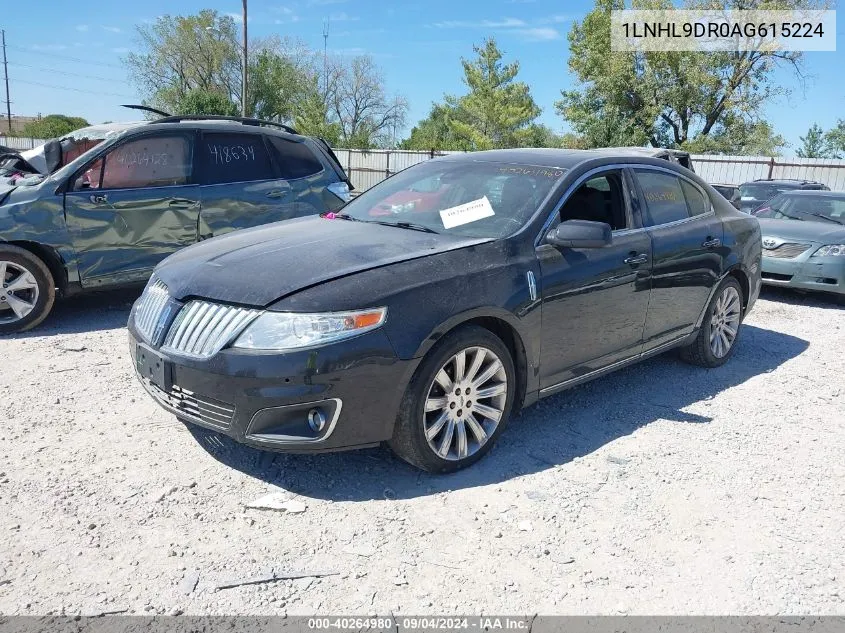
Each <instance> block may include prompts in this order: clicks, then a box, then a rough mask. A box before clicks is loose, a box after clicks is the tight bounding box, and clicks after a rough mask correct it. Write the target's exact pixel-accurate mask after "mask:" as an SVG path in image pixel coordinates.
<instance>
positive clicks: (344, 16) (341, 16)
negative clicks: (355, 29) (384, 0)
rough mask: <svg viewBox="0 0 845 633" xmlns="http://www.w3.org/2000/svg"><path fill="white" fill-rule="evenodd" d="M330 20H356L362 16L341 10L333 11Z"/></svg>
mask: <svg viewBox="0 0 845 633" xmlns="http://www.w3.org/2000/svg"><path fill="white" fill-rule="evenodd" d="M329 20H330V21H332V22H356V21H358V20H360V18H358V17H355V16H354V15H349V14H348V13H345V12H343V11H341V12H340V13H332V14H331V15H330V16H329Z"/></svg>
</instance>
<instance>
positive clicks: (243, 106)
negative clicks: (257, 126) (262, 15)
mask: <svg viewBox="0 0 845 633" xmlns="http://www.w3.org/2000/svg"><path fill="white" fill-rule="evenodd" d="M243 5H244V67H243V80H242V82H241V116H242V117H245V116H246V103H247V101H246V90H247V80H246V76H247V72H248V70H249V63H248V58H247V54H248V51H247V41H246V0H243Z"/></svg>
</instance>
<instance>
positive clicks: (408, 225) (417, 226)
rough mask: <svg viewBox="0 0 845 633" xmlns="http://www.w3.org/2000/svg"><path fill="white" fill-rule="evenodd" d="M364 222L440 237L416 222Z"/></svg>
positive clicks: (435, 232)
mask: <svg viewBox="0 0 845 633" xmlns="http://www.w3.org/2000/svg"><path fill="white" fill-rule="evenodd" d="M365 221H366V222H372V223H373V224H382V225H384V226H395V227H397V228H400V229H410V230H412V231H422V232H423V233H434V234H435V235H440V233H438V232H437V231H435V230H434V229H432V228H431V227H428V226H426V225H424V224H417V223H416V222H384V221H380V220H365Z"/></svg>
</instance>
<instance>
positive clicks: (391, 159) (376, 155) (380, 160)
mask: <svg viewBox="0 0 845 633" xmlns="http://www.w3.org/2000/svg"><path fill="white" fill-rule="evenodd" d="M43 142H44V141H42V140H39V139H33V138H18V137H6V136H0V145H5V146H7V147H12V148H14V149H20V150H24V149H31V148H33V147H37V146H38V145H40V144H41V143H43ZM456 153H460V152H440V151H426V152H414V151H406V150H392V149H391V150H384V149H378V150H361V149H336V150H335V154H336V155H337V157H338V159H339V160H340V162H341V164H342V165H343V168H344V169H345V170H346V173H347V174H349V178H350V179H351V180H352V182H353V183H354V184H355V189H356V190H357V191H358V192H361V191H366V190H367V189H369V188H370V187H372V186H373V185H375V184H378V183H379V182H381V181H382V180H384V179H385V178H387V177H389V176H391V175H392V174H395V173H396V172H398V171H402V170H403V169H405V168H406V167H410V166H411V165H416V164H417V163H421V162H423V161H426V160H430V159H432V158H434V157H436V156H445V155H446V154H456ZM692 160H693V163H694V165H695V171H696V172H697V173H698V174H699V175H700V176H701V177H702V178H704V180H706V181H707V182H711V183H722V184H727V185H738V184H741V183H743V182H747V181H749V180H755V179H757V178H799V179H806V180H818V181H819V182H822V183H824V184H826V185H827V186H828V187H830V188H831V189H833V190H834V191H836V190H845V160H834V159H826V158H784V157H775V156H716V155H712V154H693V156H692Z"/></svg>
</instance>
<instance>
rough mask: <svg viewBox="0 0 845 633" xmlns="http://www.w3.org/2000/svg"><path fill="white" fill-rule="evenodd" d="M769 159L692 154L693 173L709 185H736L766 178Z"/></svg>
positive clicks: (766, 157) (763, 157) (762, 157)
mask: <svg viewBox="0 0 845 633" xmlns="http://www.w3.org/2000/svg"><path fill="white" fill-rule="evenodd" d="M770 163H771V158H770V157H768V156H713V155H711V154H693V155H692V164H693V166H694V167H695V172H696V173H697V174H698V175H699V176H701V177H702V178H704V180H706V181H707V182H710V183H721V184H726V185H738V184H741V183H743V182H748V181H749V180H755V179H757V178H767V177H768V175H769V165H770Z"/></svg>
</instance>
